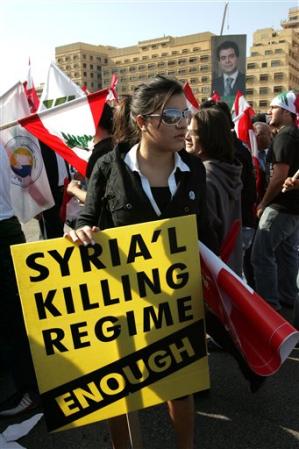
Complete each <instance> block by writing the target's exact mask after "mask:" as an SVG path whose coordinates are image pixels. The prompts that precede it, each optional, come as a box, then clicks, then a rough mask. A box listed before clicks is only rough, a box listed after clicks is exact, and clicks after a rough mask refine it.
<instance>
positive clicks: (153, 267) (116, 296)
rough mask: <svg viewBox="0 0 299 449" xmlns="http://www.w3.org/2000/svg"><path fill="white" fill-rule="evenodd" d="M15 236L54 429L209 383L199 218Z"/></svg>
mask: <svg viewBox="0 0 299 449" xmlns="http://www.w3.org/2000/svg"><path fill="white" fill-rule="evenodd" d="M95 241H96V244H95V245H93V246H92V245H89V246H87V247H85V246H83V245H81V246H77V245H75V244H73V243H71V242H69V241H68V240H67V239H65V238H59V239H51V240H45V241H39V242H32V243H26V244H21V245H14V246H13V247H12V255H13V260H14V266H15V271H16V276H17V281H18V286H19V292H20V297H21V301H22V308H23V313H24V317H25V322H26V328H27V333H28V336H29V341H30V346H31V352H32V357H33V362H34V366H35V370H36V375H37V378H38V384H39V389H40V393H41V397H42V400H43V404H44V412H45V419H46V422H47V426H48V429H49V430H62V429H66V428H70V427H75V426H79V425H84V424H88V423H91V422H95V421H99V420H102V419H106V418H109V417H112V416H116V415H120V414H123V413H127V412H129V411H133V410H137V409H141V408H145V407H148V406H151V405H154V404H158V403H160V402H164V401H165V400H168V399H173V398H176V397H180V396H184V395H187V394H191V393H193V392H195V391H199V390H201V389H206V388H208V386H209V373H208V363H207V353H206V344H205V330H204V321H203V317H204V312H203V301H202V291H201V277H200V261H199V254H198V244H197V232H196V220H195V217H194V216H188V217H179V218H173V219H167V220H160V221H155V222H149V223H143V224H138V225H134V226H125V227H120V228H115V229H108V230H105V231H101V232H99V233H97V234H96V235H95Z"/></svg>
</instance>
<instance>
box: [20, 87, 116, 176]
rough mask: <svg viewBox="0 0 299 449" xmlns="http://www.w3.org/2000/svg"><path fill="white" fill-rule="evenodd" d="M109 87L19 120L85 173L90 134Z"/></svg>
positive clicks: (91, 146) (91, 137) (89, 147)
mask: <svg viewBox="0 0 299 449" xmlns="http://www.w3.org/2000/svg"><path fill="white" fill-rule="evenodd" d="M108 93H109V89H103V90H100V91H98V92H95V93H92V94H89V95H85V94H84V96H83V97H80V98H76V99H75V100H72V101H69V102H67V103H64V104H62V105H60V106H56V107H53V108H51V109H46V110H43V111H41V112H38V113H36V114H34V115H31V116H29V117H25V118H23V119H21V120H19V123H20V124H21V125H22V126H23V127H24V128H26V130H27V131H29V132H30V133H31V134H33V135H34V136H35V137H37V138H38V139H39V140H41V141H42V142H44V143H45V144H46V145H48V146H49V147H50V148H52V149H53V150H54V151H56V152H57V153H58V154H59V155H60V156H61V157H62V158H63V159H64V160H66V161H67V162H68V163H69V164H70V165H72V166H73V167H75V168H76V170H78V172H79V173H81V174H82V175H83V176H85V172H86V167H87V162H88V159H89V157H90V154H91V150H92V148H93V137H94V135H95V133H96V127H97V125H98V122H99V120H100V118H101V115H102V112H103V108H104V104H105V102H106V98H107V95H108Z"/></svg>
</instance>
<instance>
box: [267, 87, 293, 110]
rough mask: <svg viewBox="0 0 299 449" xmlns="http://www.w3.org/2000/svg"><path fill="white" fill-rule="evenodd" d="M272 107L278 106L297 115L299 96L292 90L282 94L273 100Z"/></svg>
mask: <svg viewBox="0 0 299 449" xmlns="http://www.w3.org/2000/svg"><path fill="white" fill-rule="evenodd" d="M270 106H278V107H279V108H282V109H286V110H287V111H289V112H291V113H292V114H296V113H298V112H299V95H296V94H295V92H293V91H292V90H289V91H288V92H281V93H280V94H278V95H277V97H275V98H273V100H272V101H271V103H270Z"/></svg>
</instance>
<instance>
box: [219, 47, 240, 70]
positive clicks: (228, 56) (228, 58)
mask: <svg viewBox="0 0 299 449" xmlns="http://www.w3.org/2000/svg"><path fill="white" fill-rule="evenodd" d="M219 65H220V69H221V71H222V72H223V73H225V74H227V75H231V74H232V73H234V72H235V71H236V70H237V69H238V57H237V55H236V53H235V50H234V49H233V48H225V49H222V50H220V52H219Z"/></svg>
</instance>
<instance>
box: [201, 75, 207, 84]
mask: <svg viewBox="0 0 299 449" xmlns="http://www.w3.org/2000/svg"><path fill="white" fill-rule="evenodd" d="M208 81H209V78H208V77H207V76H203V77H202V78H201V82H202V83H207V82H208Z"/></svg>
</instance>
